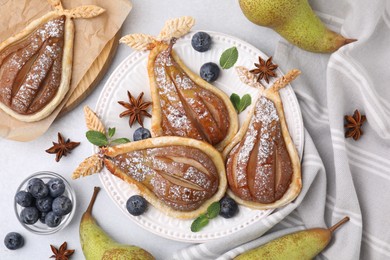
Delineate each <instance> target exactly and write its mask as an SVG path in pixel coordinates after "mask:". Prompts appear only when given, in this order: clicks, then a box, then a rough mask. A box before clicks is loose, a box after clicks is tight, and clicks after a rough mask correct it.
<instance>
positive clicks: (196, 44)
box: [191, 32, 211, 52]
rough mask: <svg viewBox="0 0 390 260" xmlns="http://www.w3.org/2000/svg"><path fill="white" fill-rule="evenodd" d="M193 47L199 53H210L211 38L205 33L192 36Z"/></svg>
mask: <svg viewBox="0 0 390 260" xmlns="http://www.w3.org/2000/svg"><path fill="white" fill-rule="evenodd" d="M191 45H192V47H193V48H194V49H195V50H196V51H198V52H205V51H208V50H209V49H210V47H211V37H210V35H209V34H207V33H205V32H197V33H195V34H194V36H192V39H191Z"/></svg>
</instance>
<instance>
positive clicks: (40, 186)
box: [27, 178, 49, 199]
mask: <svg viewBox="0 0 390 260" xmlns="http://www.w3.org/2000/svg"><path fill="white" fill-rule="evenodd" d="M27 190H28V192H30V193H31V195H32V196H33V197H34V198H37V199H40V198H44V197H46V196H47V194H49V188H48V187H47V186H46V184H45V183H44V182H43V181H42V180H41V179H38V178H32V179H31V180H29V181H28V183H27Z"/></svg>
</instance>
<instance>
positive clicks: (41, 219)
mask: <svg viewBox="0 0 390 260" xmlns="http://www.w3.org/2000/svg"><path fill="white" fill-rule="evenodd" d="M47 213H48V212H41V214H40V216H39V221H41V223H43V224H46V222H45V218H46V215H47Z"/></svg>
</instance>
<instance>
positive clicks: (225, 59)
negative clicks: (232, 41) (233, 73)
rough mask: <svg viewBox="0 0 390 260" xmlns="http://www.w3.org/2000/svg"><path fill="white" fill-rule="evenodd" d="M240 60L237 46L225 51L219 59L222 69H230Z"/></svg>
mask: <svg viewBox="0 0 390 260" xmlns="http://www.w3.org/2000/svg"><path fill="white" fill-rule="evenodd" d="M237 59H238V50H237V48H236V47H235V46H233V47H231V48H229V49H227V50H225V51H224V52H223V53H222V55H221V58H220V59H219V65H220V66H221V68H222V69H225V70H226V69H230V68H231V67H233V66H234V64H235V63H236V62H237Z"/></svg>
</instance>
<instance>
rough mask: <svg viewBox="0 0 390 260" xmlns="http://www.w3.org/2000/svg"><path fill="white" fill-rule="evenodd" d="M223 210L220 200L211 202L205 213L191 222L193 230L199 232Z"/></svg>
mask: <svg viewBox="0 0 390 260" xmlns="http://www.w3.org/2000/svg"><path fill="white" fill-rule="evenodd" d="M220 210H221V205H220V203H219V201H216V202H213V203H211V205H210V206H208V208H207V212H206V213H205V214H201V215H200V216H199V217H197V218H196V219H195V220H194V221H193V222H192V224H191V231H192V232H198V231H200V230H201V229H202V228H204V227H205V226H207V225H208V224H209V221H210V219H213V218H216V217H217V216H218V215H219V212H220Z"/></svg>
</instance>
